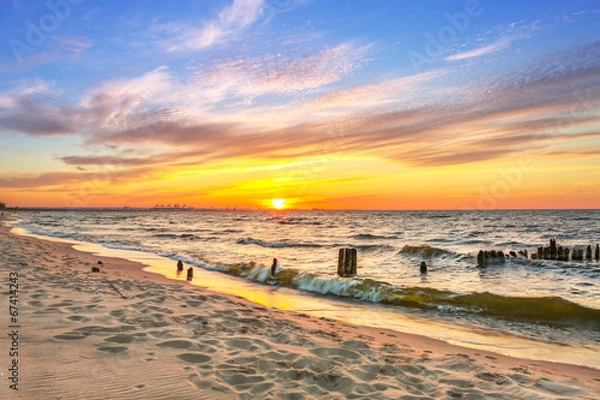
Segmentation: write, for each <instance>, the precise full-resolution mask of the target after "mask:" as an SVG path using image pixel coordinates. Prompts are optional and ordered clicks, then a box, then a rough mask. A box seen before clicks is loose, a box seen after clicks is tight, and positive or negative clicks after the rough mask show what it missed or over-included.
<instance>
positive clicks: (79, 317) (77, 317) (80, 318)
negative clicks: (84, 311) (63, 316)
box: [67, 315, 90, 322]
mask: <svg viewBox="0 0 600 400" xmlns="http://www.w3.org/2000/svg"><path fill="white" fill-rule="evenodd" d="M67 319H68V320H69V321H75V322H88V321H90V319H89V318H88V317H85V316H83V315H71V316H70V317H67Z"/></svg>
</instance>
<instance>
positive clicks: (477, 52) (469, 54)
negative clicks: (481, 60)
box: [446, 37, 513, 61]
mask: <svg viewBox="0 0 600 400" xmlns="http://www.w3.org/2000/svg"><path fill="white" fill-rule="evenodd" d="M512 41H513V39H511V38H508V37H503V38H501V39H499V40H497V41H495V42H494V43H491V44H489V45H487V46H483V47H479V48H477V49H473V50H469V51H464V52H462V53H457V54H453V55H451V56H448V57H446V61H461V60H468V59H471V58H476V57H483V56H486V55H488V54H493V53H497V52H499V51H501V50H504V49H506V48H508V47H509V46H510V44H511V42H512Z"/></svg>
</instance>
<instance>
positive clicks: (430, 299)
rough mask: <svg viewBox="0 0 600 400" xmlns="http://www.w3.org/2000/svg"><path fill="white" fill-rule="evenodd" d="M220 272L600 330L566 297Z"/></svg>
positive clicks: (246, 270) (599, 322) (256, 270)
mask: <svg viewBox="0 0 600 400" xmlns="http://www.w3.org/2000/svg"><path fill="white" fill-rule="evenodd" d="M215 269H217V270H220V271H222V272H225V273H228V274H230V275H235V276H242V277H246V278H247V279H249V280H252V281H255V282H263V283H264V282H270V283H271V284H277V285H279V286H284V287H288V288H293V289H297V290H302V291H306V292H312V293H318V294H321V295H335V296H339V297H348V298H354V299H358V300H363V301H368V302H372V303H380V304H386V305H391V306H402V307H407V308H416V309H421V310H429V311H437V312H440V311H441V312H444V313H446V314H456V315H461V314H462V315H465V314H469V315H479V316H483V317H491V318H502V319H504V320H508V321H520V322H529V323H537V324H546V325H551V326H556V327H573V326H579V327H581V326H586V327H588V328H590V329H600V310H597V309H593V308H588V307H585V306H582V305H579V304H576V303H573V302H570V301H568V300H565V299H563V298H561V297H539V298H536V297H507V296H501V295H497V294H492V293H489V292H482V293H466V294H462V293H455V292H451V291H444V290H438V289H433V288H423V287H405V288H401V287H397V286H393V285H391V284H389V283H387V282H382V281H377V280H373V279H368V278H340V277H338V276H331V275H318V274H314V273H310V272H301V271H298V270H295V269H293V268H280V269H279V270H278V272H277V274H276V276H275V278H272V277H271V276H270V268H268V267H265V266H262V265H257V264H255V263H254V262H250V263H238V264H229V265H226V264H217V266H216V268H215Z"/></svg>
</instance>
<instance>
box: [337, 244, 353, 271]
mask: <svg viewBox="0 0 600 400" xmlns="http://www.w3.org/2000/svg"><path fill="white" fill-rule="evenodd" d="M337 273H338V275H339V276H341V277H347V276H352V275H356V249H340V251H339V252H338V269H337Z"/></svg>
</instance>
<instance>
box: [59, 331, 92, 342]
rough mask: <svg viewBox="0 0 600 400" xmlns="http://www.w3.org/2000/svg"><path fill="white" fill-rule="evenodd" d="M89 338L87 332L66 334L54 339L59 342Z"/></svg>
mask: <svg viewBox="0 0 600 400" xmlns="http://www.w3.org/2000/svg"><path fill="white" fill-rule="evenodd" d="M88 336H89V334H88V333H85V332H66V333H62V334H60V335H55V336H53V337H54V339H57V340H81V339H85V338H86V337H88Z"/></svg>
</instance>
